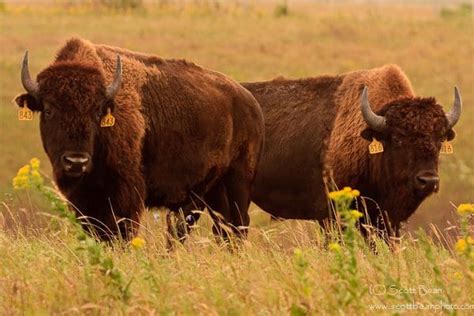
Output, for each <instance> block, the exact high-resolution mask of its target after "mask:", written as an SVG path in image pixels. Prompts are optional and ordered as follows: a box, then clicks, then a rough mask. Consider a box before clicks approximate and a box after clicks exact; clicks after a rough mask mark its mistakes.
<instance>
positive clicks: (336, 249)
mask: <svg viewBox="0 0 474 316" xmlns="http://www.w3.org/2000/svg"><path fill="white" fill-rule="evenodd" d="M328 247H329V250H331V251H334V252H339V251H341V246H340V245H339V244H338V243H335V242H333V243H330V244H329V246H328Z"/></svg>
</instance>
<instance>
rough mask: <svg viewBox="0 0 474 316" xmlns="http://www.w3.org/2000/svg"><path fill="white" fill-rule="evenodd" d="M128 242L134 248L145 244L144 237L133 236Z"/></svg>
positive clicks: (139, 247)
mask: <svg viewBox="0 0 474 316" xmlns="http://www.w3.org/2000/svg"><path fill="white" fill-rule="evenodd" d="M130 244H131V245H132V247H133V248H134V249H141V248H143V246H145V239H143V238H140V237H135V238H133V239H132V241H131V242H130Z"/></svg>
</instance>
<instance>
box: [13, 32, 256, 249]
mask: <svg viewBox="0 0 474 316" xmlns="http://www.w3.org/2000/svg"><path fill="white" fill-rule="evenodd" d="M118 56H120V57H118ZM122 68H123V69H122ZM122 70H123V71H122ZM37 78H38V80H37V81H35V80H33V79H31V77H30V75H29V71H28V59H27V55H26V56H25V61H24V64H23V68H22V83H23V86H24V88H25V90H26V91H27V92H28V93H26V94H22V95H20V96H19V97H17V99H16V102H17V103H18V105H19V106H21V107H22V106H27V107H28V108H30V109H31V110H33V111H37V112H41V118H40V130H41V137H42V142H43V147H44V149H45V151H46V153H47V154H48V157H49V159H50V161H51V163H52V165H53V171H54V176H55V179H56V181H57V183H58V186H59V188H60V190H61V191H62V192H63V193H64V194H65V196H66V197H67V198H68V200H69V201H70V202H71V205H72V207H73V208H74V210H75V211H76V212H77V214H78V215H80V216H82V215H83V216H84V217H83V219H84V220H85V221H87V222H88V224H86V225H85V227H86V228H87V229H88V230H91V231H93V232H94V233H96V234H97V235H98V236H99V237H100V238H102V239H105V240H107V239H111V238H114V237H116V236H117V235H120V236H121V237H123V238H125V239H129V238H131V237H132V236H134V235H135V234H136V232H137V230H138V227H139V222H140V215H141V213H142V212H143V210H144V208H145V207H160V206H165V207H169V208H171V209H172V210H173V211H178V209H179V208H181V207H186V206H187V205H189V204H190V201H191V197H197V198H198V199H199V200H202V201H204V202H205V204H206V205H209V206H210V207H211V208H212V209H213V210H215V211H217V212H219V213H221V214H222V216H223V220H224V222H225V223H226V224H229V225H231V226H232V227H234V231H236V232H238V233H240V234H243V235H245V233H246V228H245V227H247V226H248V224H249V217H248V213H247V211H248V205H249V202H250V198H249V194H250V193H249V192H250V186H251V183H252V181H253V179H254V177H255V172H256V165H257V163H258V161H259V159H260V156H261V151H262V147H263V133H264V126H263V116H262V113H261V109H260V107H259V105H258V103H257V102H256V100H255V99H254V98H253V96H252V95H251V94H250V93H249V92H248V91H247V90H245V89H244V88H243V87H241V86H240V85H239V84H238V83H236V82H234V81H232V80H231V79H229V78H227V77H225V76H224V75H222V74H219V73H216V72H212V71H210V70H206V69H203V68H201V67H199V66H196V65H194V64H192V63H188V62H186V61H182V60H164V59H161V58H159V57H156V56H150V55H144V54H139V53H135V52H131V51H128V50H124V49H120V48H115V47H109V46H104V45H94V44H92V43H90V42H88V41H85V40H82V39H71V40H69V41H68V42H67V43H66V45H65V46H64V47H63V48H62V49H61V50H60V51H59V53H58V56H57V58H56V60H55V61H54V62H53V63H52V64H51V65H50V66H49V67H47V68H46V69H45V70H43V71H42V72H41V73H40V74H39V75H38V77H37ZM109 110H110V111H111V112H112V114H113V116H114V117H115V120H116V121H115V125H114V126H112V127H100V120H101V117H103V116H104V115H105V114H106V113H107V111H109ZM237 227H242V229H237ZM92 228H94V229H92Z"/></svg>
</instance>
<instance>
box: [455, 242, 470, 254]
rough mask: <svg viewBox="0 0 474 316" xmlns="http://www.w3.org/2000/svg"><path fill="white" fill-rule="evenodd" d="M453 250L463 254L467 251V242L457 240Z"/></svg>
mask: <svg viewBox="0 0 474 316" xmlns="http://www.w3.org/2000/svg"><path fill="white" fill-rule="evenodd" d="M454 249H455V250H456V252H457V253H460V254H461V253H464V252H465V251H466V249H467V242H466V240H465V239H459V240H458V241H457V242H456V244H455V245H454Z"/></svg>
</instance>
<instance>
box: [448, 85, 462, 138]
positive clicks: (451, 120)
mask: <svg viewBox="0 0 474 316" xmlns="http://www.w3.org/2000/svg"><path fill="white" fill-rule="evenodd" d="M461 110H462V101H461V94H460V93H459V89H458V87H456V86H455V87H454V104H453V108H452V109H451V111H449V113H446V118H447V119H448V128H449V129H451V128H453V127H454V125H456V123H457V122H458V121H459V118H460V117H461Z"/></svg>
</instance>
